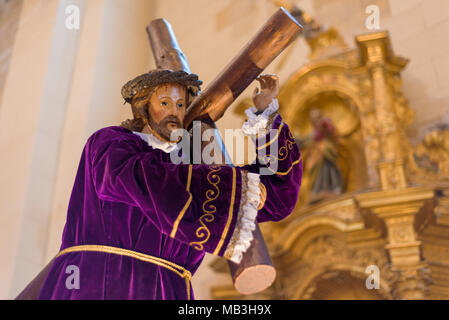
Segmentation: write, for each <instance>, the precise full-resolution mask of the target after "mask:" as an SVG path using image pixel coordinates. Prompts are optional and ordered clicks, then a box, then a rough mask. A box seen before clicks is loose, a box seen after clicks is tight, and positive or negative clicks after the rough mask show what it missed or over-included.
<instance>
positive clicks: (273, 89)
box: [253, 74, 279, 111]
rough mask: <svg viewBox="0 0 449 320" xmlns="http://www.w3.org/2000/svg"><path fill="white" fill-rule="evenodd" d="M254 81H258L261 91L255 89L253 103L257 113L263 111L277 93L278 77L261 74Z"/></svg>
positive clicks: (257, 88)
mask: <svg viewBox="0 0 449 320" xmlns="http://www.w3.org/2000/svg"><path fill="white" fill-rule="evenodd" d="M256 80H257V81H259V83H260V87H261V90H259V87H256V89H255V90H254V93H253V102H254V105H255V107H256V109H257V110H258V111H263V110H265V109H266V108H267V107H268V105H269V104H270V102H271V101H272V100H273V99H274V98H276V97H277V95H278V93H279V77H278V76H276V75H274V74H262V75H260V76H258V77H257V78H256Z"/></svg>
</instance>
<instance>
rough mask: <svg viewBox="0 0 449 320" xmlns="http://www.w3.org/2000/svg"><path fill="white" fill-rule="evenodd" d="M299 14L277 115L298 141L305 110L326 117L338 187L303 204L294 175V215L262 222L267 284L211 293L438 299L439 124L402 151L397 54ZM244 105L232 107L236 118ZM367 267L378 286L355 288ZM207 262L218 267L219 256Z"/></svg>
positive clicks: (447, 242) (448, 172)
mask: <svg viewBox="0 0 449 320" xmlns="http://www.w3.org/2000/svg"><path fill="white" fill-rule="evenodd" d="M302 14H303V16H302V18H304V19H306V21H305V24H306V25H307V26H309V28H307V27H306V28H305V31H306V32H305V33H304V37H305V39H306V41H307V43H308V45H309V46H310V49H311V50H310V51H311V53H310V63H308V64H307V65H305V66H303V67H302V68H300V70H298V71H297V72H296V73H294V74H293V76H291V77H290V79H288V80H287V81H286V82H285V84H284V85H283V87H282V88H281V92H280V94H279V102H280V110H281V113H282V115H283V117H284V119H285V122H286V123H288V124H289V126H290V128H291V129H292V132H294V134H295V135H296V136H297V137H304V136H307V134H309V133H310V132H311V130H312V125H311V121H310V118H309V112H310V109H312V108H319V110H320V111H321V113H322V114H324V115H325V116H326V117H328V118H330V119H331V120H332V122H333V123H334V124H335V127H336V132H337V133H338V135H339V136H340V137H341V144H340V145H341V147H342V148H344V149H345V154H346V157H345V161H344V167H345V168H344V170H343V171H344V172H345V174H344V175H343V177H344V182H345V185H346V188H345V192H344V193H342V194H340V195H338V196H334V197H331V198H328V199H323V200H321V201H318V202H313V204H311V203H310V202H309V198H310V193H311V181H310V176H309V175H308V172H306V171H304V177H303V184H302V189H301V193H300V198H299V201H298V205H297V206H296V209H295V211H294V212H293V213H292V214H291V216H289V217H288V218H287V219H285V220H284V221H281V222H277V223H267V224H262V225H261V228H262V231H263V234H264V237H265V240H266V242H267V245H268V246H269V249H270V253H271V256H272V259H273V262H274V264H275V266H276V269H277V278H276V281H275V283H274V284H273V285H272V286H271V287H270V288H269V289H267V290H265V291H264V292H262V293H260V294H257V295H252V296H242V295H239V293H238V292H237V291H235V290H234V289H233V286H232V285H229V286H216V287H213V288H212V296H213V297H214V298H216V299H449V129H448V128H449V126H445V125H441V124H440V125H435V126H434V128H433V130H429V131H428V133H427V134H426V135H425V137H424V139H423V140H422V141H421V142H420V143H419V144H418V145H415V146H413V145H412V144H411V143H410V142H409V140H408V138H407V135H406V133H405V130H406V128H407V127H408V126H409V125H410V124H411V123H412V122H413V117H414V113H413V111H412V109H411V108H410V107H409V105H408V102H407V99H406V98H405V97H404V95H403V93H402V92H401V71H402V70H403V69H404V68H405V67H406V65H407V63H408V60H407V59H405V58H402V57H399V56H397V55H395V53H394V52H393V50H392V46H391V43H390V38H389V35H388V33H387V32H378V33H371V34H366V35H360V36H357V37H356V39H355V43H356V46H355V49H351V48H349V47H348V46H347V45H346V44H345V43H344V41H343V40H342V38H341V37H340V36H339V34H338V32H337V31H336V30H335V29H333V28H330V29H327V30H322V29H321V27H319V26H316V25H314V21H313V20H312V19H310V18H309V17H308V16H307V15H305V14H304V13H302ZM307 19H308V20H309V21H307ZM303 22H304V21H303ZM245 104H246V102H245V101H243V102H241V104H240V105H239V106H237V107H236V112H237V113H239V114H242V118H243V113H242V111H241V110H243V108H244V107H245ZM429 107H431V106H429ZM304 161H305V164H306V163H307V159H304ZM368 266H377V267H378V268H379V271H380V272H379V279H380V288H379V289H371V290H369V289H367V287H366V285H365V283H366V279H367V278H368V277H369V274H368V273H367V267H368ZM212 267H213V269H214V270H215V271H216V272H226V264H225V263H223V261H222V260H216V261H215V262H214V263H212Z"/></svg>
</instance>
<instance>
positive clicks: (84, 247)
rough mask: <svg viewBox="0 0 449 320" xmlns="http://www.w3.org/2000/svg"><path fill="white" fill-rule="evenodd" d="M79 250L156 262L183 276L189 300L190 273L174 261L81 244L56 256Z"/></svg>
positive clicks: (114, 248) (124, 250) (134, 252)
mask: <svg viewBox="0 0 449 320" xmlns="http://www.w3.org/2000/svg"><path fill="white" fill-rule="evenodd" d="M80 251H94V252H106V253H114V254H118V255H121V256H127V257H131V258H135V259H138V260H141V261H145V262H149V263H153V264H156V265H158V266H161V267H164V268H166V269H168V270H171V271H173V272H174V273H176V274H177V275H178V276H180V277H181V278H184V279H185V281H186V290H187V300H190V280H191V279H192V274H191V273H190V271H189V270H187V269H185V268H184V267H181V266H179V265H177V264H176V263H173V262H171V261H167V260H164V259H162V258H158V257H153V256H150V255H148V254H143V253H140V252H137V251H132V250H128V249H122V248H117V247H110V246H101V245H81V246H73V247H68V248H66V249H64V250H61V251H60V252H59V253H58V254H57V255H56V258H57V257H59V256H61V255H63V254H65V253H69V252H80Z"/></svg>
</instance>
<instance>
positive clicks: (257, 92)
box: [253, 87, 259, 98]
mask: <svg viewBox="0 0 449 320" xmlns="http://www.w3.org/2000/svg"><path fill="white" fill-rule="evenodd" d="M258 94H259V87H256V88H254V91H253V98H254V97H255V96H257V95H258Z"/></svg>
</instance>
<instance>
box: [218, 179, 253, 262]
mask: <svg viewBox="0 0 449 320" xmlns="http://www.w3.org/2000/svg"><path fill="white" fill-rule="evenodd" d="M259 182H260V179H259V175H258V174H256V173H250V172H246V171H242V200H241V201H240V208H239V212H238V217H237V224H236V226H235V230H234V233H233V234H232V237H231V240H230V241H229V244H228V247H227V248H226V251H225V253H224V257H225V258H226V259H229V260H231V261H232V262H235V263H240V261H241V260H242V257H243V253H244V252H245V251H246V250H247V249H248V248H249V246H250V244H251V241H252V240H253V231H254V230H255V228H256V218H257V208H258V206H259V201H260V187H259Z"/></svg>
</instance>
